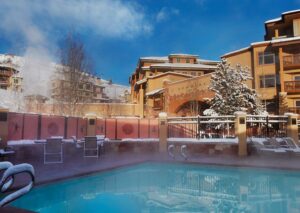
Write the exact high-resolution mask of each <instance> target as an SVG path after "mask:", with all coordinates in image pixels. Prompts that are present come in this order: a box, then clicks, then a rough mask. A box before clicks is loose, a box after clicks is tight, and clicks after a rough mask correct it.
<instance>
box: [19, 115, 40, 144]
mask: <svg viewBox="0 0 300 213" xmlns="http://www.w3.org/2000/svg"><path fill="white" fill-rule="evenodd" d="M38 117H39V115H36V114H25V115H24V136H23V138H24V139H37V138H38Z"/></svg>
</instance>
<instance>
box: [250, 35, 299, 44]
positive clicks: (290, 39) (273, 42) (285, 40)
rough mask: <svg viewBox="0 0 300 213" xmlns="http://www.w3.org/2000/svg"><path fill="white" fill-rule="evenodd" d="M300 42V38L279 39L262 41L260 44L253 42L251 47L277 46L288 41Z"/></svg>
mask: <svg viewBox="0 0 300 213" xmlns="http://www.w3.org/2000/svg"><path fill="white" fill-rule="evenodd" d="M297 40H300V36H295V37H290V38H279V39H273V40H269V41H260V42H253V43H251V46H255V45H259V44H276V43H280V42H287V41H297Z"/></svg>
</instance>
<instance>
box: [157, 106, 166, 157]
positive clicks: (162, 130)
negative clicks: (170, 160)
mask: <svg viewBox="0 0 300 213" xmlns="http://www.w3.org/2000/svg"><path fill="white" fill-rule="evenodd" d="M167 139H168V121H167V113H165V112H161V113H159V151H160V152H166V151H167V143H168V142H167Z"/></svg>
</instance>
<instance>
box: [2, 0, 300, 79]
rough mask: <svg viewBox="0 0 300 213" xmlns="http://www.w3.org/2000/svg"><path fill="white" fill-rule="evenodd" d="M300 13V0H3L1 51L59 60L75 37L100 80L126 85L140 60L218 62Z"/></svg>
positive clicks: (259, 39) (260, 38)
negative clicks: (188, 57)
mask: <svg viewBox="0 0 300 213" xmlns="http://www.w3.org/2000/svg"><path fill="white" fill-rule="evenodd" d="M295 9H300V0H139V1H138V0H126V1H125V0H69V1H66V0H65V1H64V0H51V1H50V0H49V1H42V0H27V1H26V0H19V1H18V0H2V1H1V4H0V14H1V15H0V20H2V21H1V22H0V30H1V34H0V52H1V53H12V54H16V55H22V56H23V55H25V56H26V55H30V53H32V52H34V53H35V54H31V55H35V56H39V55H43V56H44V58H43V60H44V59H45V57H46V56H47V58H48V59H49V60H54V61H55V60H57V55H56V53H57V48H58V44H59V41H61V40H62V38H63V37H64V36H65V35H66V34H67V33H68V32H70V31H73V32H75V33H77V34H78V36H79V37H80V38H81V40H82V41H83V42H84V44H85V45H86V50H87V52H88V54H89V55H90V56H91V58H92V59H93V61H94V70H95V72H96V73H97V74H98V75H100V76H101V77H103V78H104V79H112V80H113V82H116V83H121V84H128V77H129V75H130V74H131V73H132V72H133V71H134V69H135V66H136V64H137V61H138V58H139V57H141V56H164V55H168V54H170V53H190V54H197V55H199V56H200V58H204V59H213V60H217V59H219V57H220V56H221V55H223V54H224V53H226V52H229V51H232V50H236V49H239V48H242V47H245V46H247V45H249V43H251V42H254V41H261V40H263V36H264V22H265V21H266V20H268V19H273V18H276V17H279V16H280V15H281V13H282V12H284V11H289V10H295Z"/></svg>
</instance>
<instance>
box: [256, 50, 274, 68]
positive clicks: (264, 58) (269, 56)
mask: <svg viewBox="0 0 300 213" xmlns="http://www.w3.org/2000/svg"><path fill="white" fill-rule="evenodd" d="M258 63H259V65H263V64H274V63H275V54H274V53H265V52H260V53H258Z"/></svg>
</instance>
